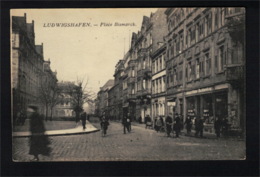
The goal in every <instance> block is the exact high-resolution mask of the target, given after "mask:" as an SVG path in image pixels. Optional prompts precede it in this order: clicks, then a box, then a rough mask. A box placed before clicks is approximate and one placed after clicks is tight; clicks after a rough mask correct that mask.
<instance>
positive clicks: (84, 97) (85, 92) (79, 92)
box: [69, 78, 95, 122]
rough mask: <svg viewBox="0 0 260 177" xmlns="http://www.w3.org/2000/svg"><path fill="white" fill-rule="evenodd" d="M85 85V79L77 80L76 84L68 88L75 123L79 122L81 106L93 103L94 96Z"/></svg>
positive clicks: (86, 83) (86, 82)
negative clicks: (74, 114)
mask: <svg viewBox="0 0 260 177" xmlns="http://www.w3.org/2000/svg"><path fill="white" fill-rule="evenodd" d="M87 85H88V79H87V80H86V81H85V78H83V79H78V78H77V82H76V84H75V85H70V86H69V94H70V96H71V102H72V106H73V110H74V111H75V113H76V122H78V121H79V118H80V113H81V112H82V111H83V104H84V103H92V102H93V98H94V95H95V94H94V93H93V92H92V91H90V90H89V89H87Z"/></svg>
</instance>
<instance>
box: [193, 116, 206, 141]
mask: <svg viewBox="0 0 260 177" xmlns="http://www.w3.org/2000/svg"><path fill="white" fill-rule="evenodd" d="M203 124H204V122H203V120H202V119H201V118H200V117H199V116H198V117H197V118H196V120H195V131H196V132H195V136H196V137H198V134H199V135H200V137H201V138H202V137H203V129H204V125H203Z"/></svg>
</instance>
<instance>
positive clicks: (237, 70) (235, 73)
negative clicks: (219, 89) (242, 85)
mask: <svg viewBox="0 0 260 177" xmlns="http://www.w3.org/2000/svg"><path fill="white" fill-rule="evenodd" d="M225 74H226V79H227V81H228V82H231V83H234V82H235V83H237V82H241V81H242V80H243V77H244V66H243V65H240V64H239V65H227V66H226V73H225Z"/></svg>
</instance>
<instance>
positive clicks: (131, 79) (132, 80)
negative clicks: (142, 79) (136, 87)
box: [127, 76, 135, 84]
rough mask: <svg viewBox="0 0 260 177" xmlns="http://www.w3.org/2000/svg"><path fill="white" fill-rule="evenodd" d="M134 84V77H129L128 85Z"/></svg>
mask: <svg viewBox="0 0 260 177" xmlns="http://www.w3.org/2000/svg"><path fill="white" fill-rule="evenodd" d="M134 82H135V77H132V76H131V77H128V78H127V83H129V84H130V83H134Z"/></svg>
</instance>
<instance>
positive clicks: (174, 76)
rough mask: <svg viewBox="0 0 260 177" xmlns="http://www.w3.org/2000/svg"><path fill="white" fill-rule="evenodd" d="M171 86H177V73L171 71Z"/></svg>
mask: <svg viewBox="0 0 260 177" xmlns="http://www.w3.org/2000/svg"><path fill="white" fill-rule="evenodd" d="M173 85H177V71H176V68H175V69H173Z"/></svg>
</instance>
